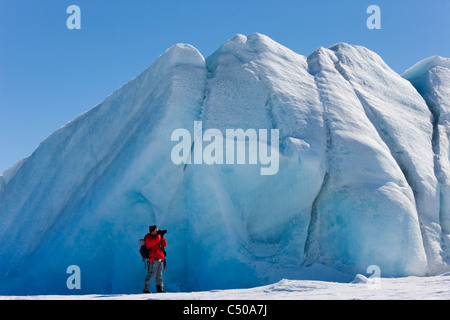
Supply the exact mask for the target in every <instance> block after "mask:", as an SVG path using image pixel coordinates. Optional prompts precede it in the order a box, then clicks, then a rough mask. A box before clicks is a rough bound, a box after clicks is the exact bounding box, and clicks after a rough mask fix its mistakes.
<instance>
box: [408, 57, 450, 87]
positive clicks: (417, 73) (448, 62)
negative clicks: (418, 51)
mask: <svg viewBox="0 0 450 320" xmlns="http://www.w3.org/2000/svg"><path fill="white" fill-rule="evenodd" d="M436 67H442V68H446V69H450V58H444V57H440V56H432V57H428V58H426V59H423V60H422V61H419V62H418V63H416V64H415V65H413V66H412V67H411V68H409V69H408V70H406V71H405V72H404V73H403V74H402V77H403V78H405V79H408V80H410V81H414V80H415V79H417V78H419V77H421V76H422V75H423V74H424V73H426V72H428V71H429V70H431V69H433V68H436Z"/></svg>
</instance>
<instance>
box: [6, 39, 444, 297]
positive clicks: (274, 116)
mask: <svg viewBox="0 0 450 320" xmlns="http://www.w3.org/2000/svg"><path fill="white" fill-rule="evenodd" d="M430 59H431V60H430V61H429V62H426V63H422V64H419V66H416V67H413V68H412V69H410V71H408V72H407V73H406V75H407V76H408V75H417V74H419V73H420V72H419V71H422V70H424V69H430V68H431V67H430V66H434V67H436V66H440V67H439V68H441V69H442V67H443V66H444V67H446V68H447V67H448V59H446V58H430ZM439 68H432V69H433V70H434V69H439ZM446 68H444V69H445V70H448V69H446ZM441 69H439V70H434V71H433V73H432V76H431V77H427V78H423V79H422V78H421V80H420V81H419V82H420V83H419V82H414V81H412V82H409V81H407V80H406V79H404V78H402V77H401V76H400V75H398V74H397V73H395V72H394V71H393V70H392V69H391V68H389V66H387V65H386V64H385V63H384V61H383V60H382V59H381V57H379V56H378V55H377V54H376V53H374V52H372V51H370V50H368V49H367V48H364V47H361V46H354V45H348V44H345V43H338V44H336V45H334V46H331V47H330V48H322V47H321V48H318V49H317V50H316V51H315V52H313V53H312V54H310V55H309V56H307V57H306V56H303V55H300V54H297V53H295V52H293V51H292V50H290V49H288V48H286V47H284V46H283V45H281V44H278V43H277V42H275V41H273V40H272V39H270V38H269V37H267V36H265V35H262V34H258V33H254V34H251V35H249V36H244V35H236V36H235V37H234V38H232V39H230V40H228V41H226V42H225V43H224V44H223V45H222V46H221V47H220V48H219V49H218V50H217V51H216V52H215V53H213V54H212V55H211V56H209V57H207V58H206V59H204V57H203V56H202V55H201V53H200V52H199V51H198V50H197V49H195V48H194V47H192V46H191V45H188V44H176V45H174V46H172V47H171V48H169V49H168V50H166V52H164V53H163V54H162V55H161V56H160V57H158V58H157V59H156V60H155V61H154V62H153V63H152V64H151V65H150V66H149V67H148V68H147V69H146V70H145V71H144V72H143V73H141V74H140V75H138V76H137V77H136V78H134V79H132V80H131V81H130V82H128V83H127V84H126V85H124V86H123V87H121V88H119V89H118V90H117V91H116V92H114V93H113V94H111V95H110V96H109V97H107V98H106V100H105V101H104V102H102V103H101V104H99V105H97V106H95V107H94V108H92V109H91V110H89V111H87V112H86V113H84V114H82V115H81V116H79V117H78V118H76V119H75V120H73V121H71V122H70V123H68V124H67V125H66V126H64V127H62V128H61V129H59V130H58V131H56V132H55V133H53V134H52V135H51V136H50V137H48V138H47V139H46V140H45V141H43V142H42V143H41V145H40V146H39V148H38V149H37V150H36V151H35V152H34V153H33V154H32V155H31V156H30V157H29V158H27V159H24V160H23V161H21V162H20V163H18V165H16V166H15V167H14V168H11V170H9V171H8V172H7V174H6V173H5V175H4V176H0V213H1V214H0V241H1V242H2V246H1V247H0V260H1V261H2V264H1V265H0V276H1V277H2V287H1V288H0V291H1V293H15V294H32V293H67V288H66V286H65V284H66V274H65V273H64V272H65V270H66V268H67V267H68V266H70V265H74V264H75V265H78V266H79V267H80V268H81V271H82V274H83V291H84V292H138V291H140V289H141V285H142V282H143V277H144V275H143V273H142V268H141V266H140V259H139V254H138V250H137V248H136V240H137V239H139V238H140V237H142V236H143V235H144V234H145V233H146V232H147V230H148V226H149V225H154V224H156V225H158V226H159V227H162V228H164V229H168V230H169V232H168V233H167V235H166V239H167V242H168V247H167V251H168V252H169V255H168V263H169V268H170V269H169V270H170V271H169V272H168V273H167V274H165V284H166V288H167V289H169V290H200V289H209V288H231V287H233V288H236V287H249V286H254V285H260V284H266V283H269V282H275V281H278V280H279V279H282V278H287V277H290V278H296V279H302V278H303V279H305V278H309V279H329V280H343V279H346V280H351V279H353V278H354V274H356V273H365V271H366V270H367V267H368V266H370V265H377V266H378V267H379V268H380V270H381V273H382V275H384V276H405V275H419V276H420V275H426V274H432V273H438V272H441V271H442V270H446V268H448V258H449V256H450V253H449V249H448V248H449V247H450V240H449V239H450V238H449V234H450V222H449V221H450V212H449V208H450V206H449V198H450V196H449V193H448V190H449V189H450V188H449V181H450V179H449V177H450V175H448V173H450V170H449V165H448V159H449V157H448V154H449V152H448V145H449V144H448V136H449V125H448V108H449V107H448V99H447V98H446V97H447V94H448V92H449V89H448V88H449V83H450V80H449V77H448V73H446V72H443V70H441ZM404 76H405V75H404ZM408 78H409V77H408ZM411 83H412V84H413V85H414V86H416V88H415V87H413V85H411ZM419 85H420V88H421V89H420V90H419ZM416 89H417V90H416ZM422 89H423V90H422ZM425 89H427V90H425ZM419 92H420V94H419ZM430 119H431V120H430ZM196 123H201V125H202V128H203V130H204V131H205V132H207V130H217V131H215V132H222V134H218V135H217V137H219V136H225V132H226V130H227V129H236V128H239V129H242V130H248V129H255V130H264V129H266V130H271V129H277V132H279V152H280V157H279V165H278V167H279V170H278V171H277V173H276V174H275V175H271V176H263V175H260V172H259V167H255V166H252V165H251V164H249V163H248V162H247V163H245V164H239V165H235V164H233V165H227V164H223V165H210V164H195V163H190V164H188V163H184V164H183V165H177V164H174V163H173V162H172V161H171V153H172V151H173V147H174V146H175V144H176V142H173V141H171V136H172V133H173V132H174V131H175V130H177V129H180V128H181V129H185V130H187V131H188V132H190V135H191V136H195V135H194V134H193V131H194V129H193V128H194V124H196ZM210 132H212V131H210ZM247 132H248V131H247ZM200 136H201V135H200ZM197 143H203V144H204V145H207V144H208V143H211V141H208V140H205V139H204V138H203V140H202V141H193V145H192V152H195V150H196V149H200V148H197V147H198V145H196V144H197ZM24 235H26V236H24ZM380 235H382V236H380ZM28 261H33V268H32V270H30V268H29V263H28Z"/></svg>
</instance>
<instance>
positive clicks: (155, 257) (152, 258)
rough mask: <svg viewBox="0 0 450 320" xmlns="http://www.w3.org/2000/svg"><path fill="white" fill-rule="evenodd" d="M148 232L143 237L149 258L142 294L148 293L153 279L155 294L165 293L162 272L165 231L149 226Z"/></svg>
mask: <svg viewBox="0 0 450 320" xmlns="http://www.w3.org/2000/svg"><path fill="white" fill-rule="evenodd" d="M149 232H150V233H147V234H146V235H145V237H144V240H145V246H146V247H147V249H148V255H149V258H148V269H147V271H148V273H147V276H146V277H145V282H144V290H143V293H150V282H151V281H152V279H153V278H155V285H156V292H165V291H164V290H163V280H162V270H163V263H164V260H165V258H166V257H165V256H166V255H165V250H164V248H165V247H166V246H167V241H166V239H165V238H164V234H165V233H166V232H167V230H161V231H160V230H158V227H157V226H150V227H149Z"/></svg>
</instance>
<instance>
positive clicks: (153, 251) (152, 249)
mask: <svg viewBox="0 0 450 320" xmlns="http://www.w3.org/2000/svg"><path fill="white" fill-rule="evenodd" d="M144 240H145V246H146V247H147V249H149V252H148V254H149V258H148V263H150V262H152V261H153V260H154V259H161V260H164V258H165V257H164V252H163V251H162V248H161V246H162V247H163V248H165V247H166V246H167V241H166V239H165V238H164V237H161V235H160V234H157V235H151V234H150V233H147V234H146V235H145V237H144Z"/></svg>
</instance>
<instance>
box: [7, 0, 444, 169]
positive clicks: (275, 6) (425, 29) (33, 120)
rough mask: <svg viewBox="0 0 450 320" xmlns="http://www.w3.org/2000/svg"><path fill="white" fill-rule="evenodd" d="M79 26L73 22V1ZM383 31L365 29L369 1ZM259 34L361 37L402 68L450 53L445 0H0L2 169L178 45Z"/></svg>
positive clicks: (331, 40)
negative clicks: (376, 9) (71, 27)
mask: <svg viewBox="0 0 450 320" xmlns="http://www.w3.org/2000/svg"><path fill="white" fill-rule="evenodd" d="M71 4H75V5H78V6H79V7H80V9H81V30H69V29H67V27H66V20H67V18H68V17H69V14H67V13H66V9H67V7H68V6H69V5H71ZM372 4H375V5H378V6H379V7H380V8H381V27H382V29H381V30H369V29H367V27H366V20H367V18H368V17H369V14H367V13H366V9H367V7H368V6H369V5H372ZM253 32H259V33H263V34H266V35H268V36H269V37H271V38H272V39H274V40H275V41H277V42H279V43H281V44H283V45H285V46H287V47H288V48H290V49H292V50H293V51H295V52H297V53H299V54H303V55H309V54H310V53H312V52H313V51H314V50H315V49H316V48H318V47H320V46H323V47H329V46H331V45H333V44H335V43H337V42H347V43H350V44H358V45H364V46H366V47H367V48H369V49H371V50H373V51H375V52H377V53H378V54H379V55H380V56H381V57H382V58H383V59H384V60H385V61H386V62H387V63H388V64H389V65H390V66H391V68H393V69H394V70H395V71H397V72H398V73H402V72H403V71H405V69H407V68H408V67H410V66H411V65H413V64H415V63H416V62H418V61H419V60H422V59H424V58H426V57H429V56H431V55H440V56H445V57H450V1H449V0H429V1H425V0H423V1H418V0H409V1H407V0H372V1H366V0H329V1H325V0H308V1H305V0H291V1H287V0H178V1H175V0H159V1H154V0H70V1H66V0H39V1H37V0H0V173H1V172H3V171H4V170H6V169H7V168H8V167H10V166H11V165H13V164H14V163H15V162H16V161H17V160H20V159H22V158H24V157H27V156H29V155H31V153H32V152H33V151H34V150H35V149H36V148H37V146H38V145H39V143H40V142H41V141H42V140H43V139H44V138H46V137H47V136H48V135H50V134H51V133H52V132H54V131H55V130H56V129H58V128H59V127H61V126H63V125H64V124H66V123H67V122H68V121H70V120H72V119H74V118H75V117H76V116H78V115H79V114H81V113H82V112H84V111H87V110H88V109H90V108H91V107H93V106H94V105H96V104H97V103H99V102H101V101H103V100H104V99H105V98H106V97H107V96H108V95H109V94H110V93H112V92H113V91H114V90H116V89H117V88H119V87H120V86H122V85H123V84H125V83H126V82H127V81H129V80H130V79H132V78H133V77H135V76H136V75H138V74H139V73H140V72H141V71H143V70H144V69H145V68H146V67H147V66H148V65H150V64H151V62H152V61H153V60H154V59H155V58H157V57H158V56H159V55H160V54H161V53H162V52H164V51H165V50H166V49H167V48H168V47H170V46H172V45H174V44H175V43H180V42H182V43H189V44H192V45H194V46H195V47H196V48H197V49H199V50H200V52H201V53H202V54H203V55H204V56H205V57H207V56H208V55H210V54H211V53H213V52H214V51H215V50H216V49H218V47H219V46H220V45H221V44H222V43H223V42H225V41H226V40H228V39H230V38H232V37H233V36H234V35H235V34H237V33H241V34H246V35H247V34H251V33H253Z"/></svg>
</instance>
